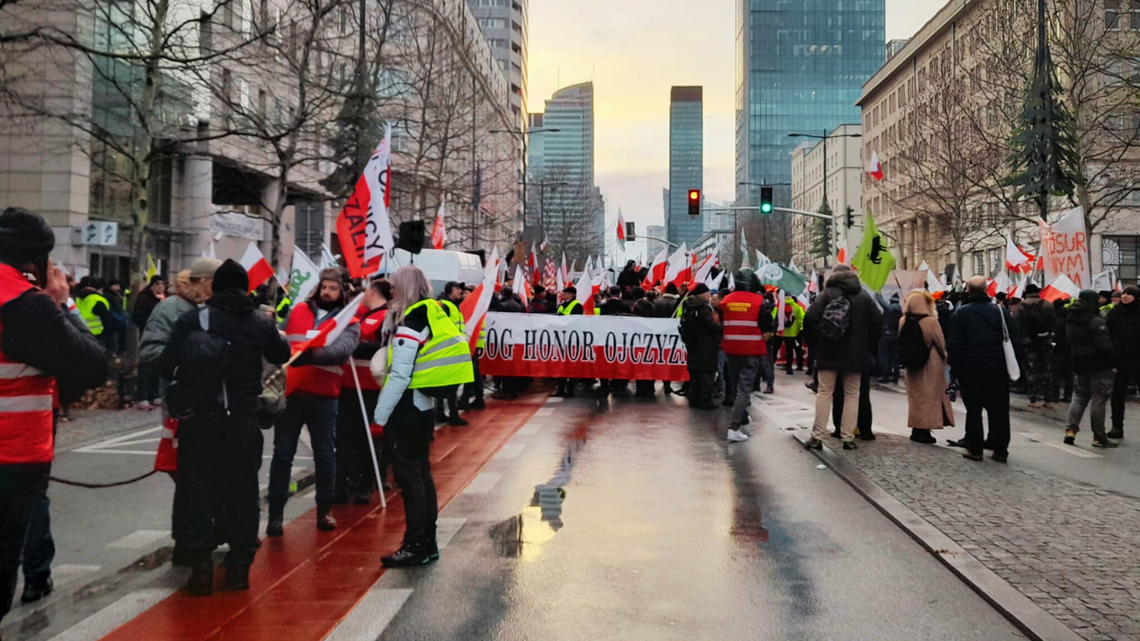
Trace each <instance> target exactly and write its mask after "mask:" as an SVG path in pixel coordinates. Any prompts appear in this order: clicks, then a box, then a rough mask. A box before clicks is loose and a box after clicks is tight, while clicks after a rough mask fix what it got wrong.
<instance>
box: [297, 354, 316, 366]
mask: <svg viewBox="0 0 1140 641" xmlns="http://www.w3.org/2000/svg"><path fill="white" fill-rule="evenodd" d="M312 362H313V353H312V352H308V351H306V352H301V355H300V356H298V357H297V359H296V360H294V361H293V367H304V366H306V365H310V364H312Z"/></svg>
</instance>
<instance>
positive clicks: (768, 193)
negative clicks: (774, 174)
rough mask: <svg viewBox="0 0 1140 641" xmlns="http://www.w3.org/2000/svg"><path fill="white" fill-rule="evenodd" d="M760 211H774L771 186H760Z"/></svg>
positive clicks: (763, 212) (768, 212)
mask: <svg viewBox="0 0 1140 641" xmlns="http://www.w3.org/2000/svg"><path fill="white" fill-rule="evenodd" d="M760 213H761V214H770V213H772V188H771V187H761V188H760Z"/></svg>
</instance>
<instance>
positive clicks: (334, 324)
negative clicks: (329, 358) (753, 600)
mask: <svg viewBox="0 0 1140 641" xmlns="http://www.w3.org/2000/svg"><path fill="white" fill-rule="evenodd" d="M363 300H364V294H358V295H357V296H356V298H354V299H352V302H350V303H349V304H348V305H345V306H344V309H342V310H340V313H339V314H337V315H336V316H334V317H333V318H332V319H331V320H327V321H325V322H323V323H321V325H320V328H319V329H317V330H314V331H316V334H315V335H313V336H312V337H311V338H309V339H308V340H306V341H303V342H301V343H295V344H294V345H293V353H297V352H303V351H305V350H307V349H316V348H318V347H324V346H326V345H332V344H333V342H334V341H336V339H337V338H339V337H340V335H341V333H343V332H344V330H345V328H347V327H348V326H349V325H351V324H353V323H355V322H356V312H357V311H359V309H360V302H361V301H363Z"/></svg>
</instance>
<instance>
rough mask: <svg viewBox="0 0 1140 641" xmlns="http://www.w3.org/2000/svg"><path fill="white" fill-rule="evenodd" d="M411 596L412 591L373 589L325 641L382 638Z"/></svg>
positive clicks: (354, 640)
mask: <svg viewBox="0 0 1140 641" xmlns="http://www.w3.org/2000/svg"><path fill="white" fill-rule="evenodd" d="M411 596H412V590H409V589H397V590H393V589H385V588H376V587H374V588H372V589H371V590H369V591H368V594H367V595H366V596H365V597H364V598H363V599H362V600H361V601H360V603H358V604H357V605H356V607H355V608H353V609H352V611H351V612H349V613H348V616H346V617H345V618H344V620H342V621H341V622H340V623H339V624H337V626H336V628H334V629H333V631H332V632H331V633H329V635H328V636H327V637H325V640H326V641H356V640H357V639H376V638H378V637H379V636H380V635H381V634H383V633H384V629H385V628H387V627H388V624H389V623H391V622H392V619H394V618H396V615H397V614H398V613H399V612H400V608H402V607H404V603H406V602H407V601H408V598H409V597H411Z"/></svg>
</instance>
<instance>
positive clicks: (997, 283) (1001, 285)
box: [986, 270, 1012, 298]
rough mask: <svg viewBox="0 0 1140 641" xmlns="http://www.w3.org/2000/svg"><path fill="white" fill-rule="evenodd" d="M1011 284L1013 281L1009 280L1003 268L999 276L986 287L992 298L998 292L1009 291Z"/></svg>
mask: <svg viewBox="0 0 1140 641" xmlns="http://www.w3.org/2000/svg"><path fill="white" fill-rule="evenodd" d="M1010 285H1012V283H1010V282H1009V276H1006V275H1005V271H1004V270H1003V271H1001V272H999V273H998V275H997V278H994V279H993V280H991V281H990V283H989V285H988V286H987V287H986V293H987V294H989V295H990V298H993V297H994V296H996V295H997V293H998V292H1007V293H1008V292H1009V287H1010Z"/></svg>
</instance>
